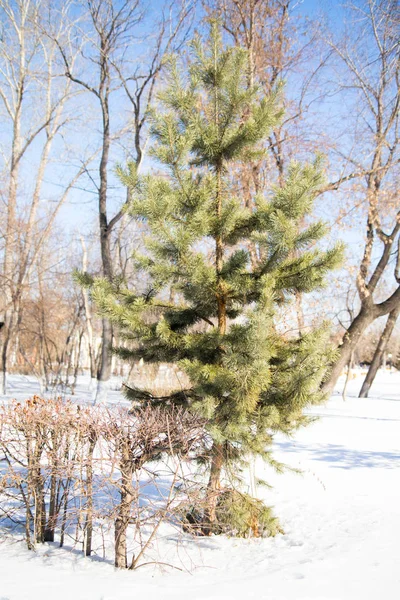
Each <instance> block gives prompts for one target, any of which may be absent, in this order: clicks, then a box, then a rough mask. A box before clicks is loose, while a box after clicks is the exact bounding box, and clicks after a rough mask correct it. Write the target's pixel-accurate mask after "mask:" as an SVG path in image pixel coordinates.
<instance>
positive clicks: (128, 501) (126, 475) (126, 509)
mask: <svg viewBox="0 0 400 600" xmlns="http://www.w3.org/2000/svg"><path fill="white" fill-rule="evenodd" d="M120 469H121V489H120V502H119V505H118V512H117V517H116V519H115V531H114V533H115V566H116V567H117V568H118V569H127V568H128V556H127V544H126V535H127V530H128V526H129V521H130V516H131V506H132V502H133V500H134V494H133V490H132V475H133V463H132V460H130V459H129V457H128V458H127V460H124V461H123V462H122V463H121V466H120Z"/></svg>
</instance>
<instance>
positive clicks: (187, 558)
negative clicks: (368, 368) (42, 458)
mask: <svg viewBox="0 0 400 600" xmlns="http://www.w3.org/2000/svg"><path fill="white" fill-rule="evenodd" d="M361 382H362V378H361V376H358V377H356V378H355V379H354V380H352V381H351V382H350V384H349V392H348V394H349V397H348V400H347V401H346V402H343V400H342V398H341V396H334V397H332V398H331V400H330V401H329V402H328V403H327V404H326V405H325V406H323V407H318V408H316V409H315V410H314V411H313V413H315V414H317V415H319V416H320V419H319V420H318V421H317V422H315V423H314V424H312V425H311V426H310V427H308V428H306V429H303V430H301V431H299V432H298V434H297V436H296V438H295V439H294V440H288V439H285V438H283V437H280V438H279V439H278V440H277V442H276V444H275V457H276V458H277V459H279V460H281V461H283V462H285V463H286V464H288V465H290V466H292V467H294V468H296V469H301V470H302V472H303V474H302V475H298V474H296V473H290V472H288V473H286V474H284V475H277V474H276V473H273V472H271V471H270V470H267V471H266V472H265V469H264V468H263V466H262V465H261V464H258V465H257V468H256V472H257V476H259V477H265V478H266V479H267V480H268V481H269V482H270V483H271V484H272V485H273V486H274V487H273V489H272V490H268V489H266V490H264V489H258V494H259V496H260V497H263V498H265V500H266V502H267V504H269V505H273V506H275V512H276V514H277V515H278V516H279V518H280V521H281V524H282V526H283V528H284V530H285V534H284V535H278V536H277V537H276V538H273V539H265V540H235V539H226V538H221V537H212V538H199V539H195V540H193V539H192V538H190V537H189V536H184V537H180V536H179V535H178V534H177V532H176V531H175V530H173V529H172V528H169V527H167V526H165V527H164V529H163V530H162V534H163V535H162V539H160V540H159V541H158V543H157V547H156V548H153V556H154V557H155V556H158V557H159V559H160V560H162V561H165V562H167V563H170V564H173V565H175V566H176V567H178V568H179V569H182V571H178V570H174V569H171V568H170V567H167V566H166V567H160V566H154V565H149V566H144V567H143V568H140V569H138V570H137V571H136V572H131V571H127V572H118V571H117V570H116V569H114V567H113V566H112V564H110V563H105V562H104V561H102V560H101V559H100V558H98V557H96V556H95V557H93V558H90V559H88V558H84V557H83V556H82V555H81V553H79V552H78V551H76V550H75V551H68V549H66V548H65V549H61V550H60V549H58V547H57V544H54V545H52V544H45V545H43V547H41V548H39V550H38V551H37V552H35V553H33V552H28V551H27V550H26V549H25V548H24V545H23V543H15V542H14V543H13V542H12V541H11V540H9V539H8V540H6V541H2V543H1V544H0V600H27V599H28V598H29V599H32V600H39V598H42V596H43V594H44V593H46V595H48V596H51V597H54V598H57V600H64V599H67V598H68V599H69V598H73V599H74V600H123V599H130V598H136V597H144V598H146V600H149V599H150V600H151V599H153V598H154V599H155V598H158V599H164V598H165V599H169V598H171V599H172V598H174V599H175V600H179V599H183V598H188V597H190V599H191V600H195V599H207V600H217V599H224V598H230V599H239V598H240V599H242V598H244V597H245V598H246V600H247V599H248V598H257V599H261V598H262V599H263V598H265V599H267V598H268V599H269V600H275V599H276V600H278V599H282V600H325V599H330V600H347V599H349V600H350V599H351V600H358V599H360V600H361V599H362V600H366V599H371V600H372V599H374V600H375V599H376V598H384V599H385V600H397V599H398V598H399V597H400V571H399V569H398V564H399V558H400V556H399V555H400V551H399V548H398V542H397V536H398V531H399V530H400V510H399V505H400V435H399V430H400V373H389V372H387V373H380V374H379V375H378V377H377V380H376V382H375V384H374V386H373V388H372V392H371V398H370V399H366V400H359V399H357V398H355V397H353V396H354V395H355V394H356V393H357V391H358V389H359V387H360V385H361ZM10 383H11V389H12V393H11V396H12V397H17V398H21V399H22V398H26V397H28V396H29V395H32V394H33V393H38V391H39V388H38V385H37V383H36V381H35V379H34V378H26V377H12V378H11V381H10ZM76 398H77V400H78V399H81V400H84V401H90V393H88V392H85V391H84V387H83V385H82V386H81V387H79V388H78V392H77V395H76ZM119 398H120V395H119V392H117V391H115V390H114V391H112V392H111V400H112V401H118V399H119Z"/></svg>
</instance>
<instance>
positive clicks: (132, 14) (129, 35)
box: [56, 0, 191, 401]
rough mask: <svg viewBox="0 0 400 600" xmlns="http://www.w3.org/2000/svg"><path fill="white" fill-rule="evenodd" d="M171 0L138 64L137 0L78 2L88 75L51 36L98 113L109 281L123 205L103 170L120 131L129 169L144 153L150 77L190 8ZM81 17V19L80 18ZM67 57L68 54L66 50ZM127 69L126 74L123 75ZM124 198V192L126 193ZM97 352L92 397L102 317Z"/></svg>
mask: <svg viewBox="0 0 400 600" xmlns="http://www.w3.org/2000/svg"><path fill="white" fill-rule="evenodd" d="M176 7H179V5H178V3H177V2H175V1H173V2H171V4H169V5H166V7H165V9H164V10H163V11H162V14H161V19H160V23H159V29H158V31H157V32H156V34H155V43H154V44H153V45H152V46H151V51H150V56H147V57H146V59H145V60H144V61H143V62H139V61H140V59H139V58H138V56H137V55H136V56H135V53H133V56H132V53H131V54H129V49H130V47H135V45H137V40H138V39H143V33H141V31H140V27H141V26H142V25H143V23H144V22H145V8H144V5H143V6H142V4H141V2H140V0H134V1H133V2H132V1H128V0H125V1H124V2H122V3H117V2H115V0H87V2H84V3H83V15H82V16H81V19H80V20H78V23H77V28H78V32H79V35H80V36H83V37H84V39H85V42H86V43H85V48H84V52H82V58H83V60H84V64H85V65H87V66H88V67H89V68H88V72H89V73H90V76H88V77H87V78H84V77H83V76H82V77H81V76H80V75H79V73H77V69H75V68H74V64H73V60H72V59H71V52H72V50H71V49H72V48H73V45H74V44H73V42H72V41H70V43H69V44H63V43H62V42H61V41H60V40H56V42H57V44H58V47H59V51H60V53H61V56H62V59H63V61H64V65H65V74H66V76H67V78H68V79H69V80H70V81H71V82H74V83H75V84H76V85H77V86H79V87H80V88H81V89H83V90H85V91H86V92H88V93H90V94H91V95H92V97H94V99H95V101H96V103H97V105H98V106H99V108H100V112H101V157H100V161H99V165H98V183H96V187H97V192H98V207H99V228H100V229H99V230H100V249H101V259H102V270H103V276H104V277H105V278H106V279H108V280H109V281H111V280H112V279H113V275H114V272H113V271H114V268H113V257H112V249H111V238H112V233H113V231H114V229H115V226H116V225H117V223H118V222H119V221H120V219H121V217H122V215H123V207H121V208H120V209H119V210H117V212H116V213H115V214H114V215H113V216H112V217H111V216H110V214H109V213H110V208H109V189H110V184H109V169H110V166H111V165H110V152H111V146H112V143H113V141H115V140H116V139H118V138H120V137H121V135H122V133H123V131H126V129H130V130H131V131H132V134H133V137H134V140H135V152H136V156H135V157H134V161H133V162H134V165H135V166H134V168H135V169H138V168H139V166H140V164H141V161H142V158H143V152H144V141H143V130H144V127H145V123H146V118H147V114H148V108H149V104H150V102H151V100H152V97H153V92H154V88H155V84H156V80H157V78H158V76H159V73H160V70H161V68H162V66H163V62H164V58H165V55H166V53H167V52H169V51H171V50H173V49H176V47H177V45H178V46H179V45H180V44H181V43H182V36H181V35H180V34H181V32H182V30H185V20H186V19H187V18H188V17H189V15H190V12H191V8H190V7H189V8H188V7H187V6H186V5H183V6H182V7H181V8H178V9H177V8H176ZM85 19H86V21H87V22H86V21H85ZM72 55H73V53H72ZM127 68H129V69H130V73H127ZM121 90H124V91H125V93H126V95H127V97H128V99H129V102H130V104H131V106H132V109H133V119H132V120H131V119H130V120H129V122H126V123H124V124H123V125H122V126H120V127H119V130H117V129H118V128H112V125H111V116H112V110H111V102H112V98H113V96H114V95H116V94H119V93H120V92H121ZM127 194H128V195H127V199H126V202H127V201H128V196H129V190H128V192H127ZM102 327H103V331H102V353H101V361H100V366H99V369H98V373H97V379H98V387H97V394H96V400H97V401H104V400H105V399H106V397H107V381H108V380H109V378H110V375H111V356H112V355H111V346H112V340H113V331H112V326H111V323H110V322H109V321H108V320H107V319H103V321H102Z"/></svg>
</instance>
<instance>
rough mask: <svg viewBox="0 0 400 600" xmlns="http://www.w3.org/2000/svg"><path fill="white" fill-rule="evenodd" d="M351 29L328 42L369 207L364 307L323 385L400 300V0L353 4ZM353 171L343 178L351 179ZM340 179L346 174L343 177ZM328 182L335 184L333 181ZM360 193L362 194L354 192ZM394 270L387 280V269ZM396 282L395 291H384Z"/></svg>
mask: <svg viewBox="0 0 400 600" xmlns="http://www.w3.org/2000/svg"><path fill="white" fill-rule="evenodd" d="M351 11H352V14H353V21H352V22H351V26H352V27H351V37H350V36H349V37H345V39H343V40H342V41H341V43H336V42H334V41H333V40H332V39H330V40H329V44H330V45H331V47H332V48H333V50H334V51H335V53H336V55H337V56H338V58H339V60H340V62H341V64H342V66H344V67H345V72H344V78H345V82H343V84H342V85H341V93H345V92H346V93H348V94H350V97H349V100H350V101H353V102H354V101H355V108H356V110H357V112H356V114H357V115H358V122H359V123H361V124H362V129H361V128H359V130H358V131H357V130H356V132H355V133H356V135H357V136H358V144H357V146H356V147H357V149H358V150H359V152H358V154H357V155H355V154H354V153H352V155H351V156H348V162H351V163H352V164H353V165H354V167H355V173H354V174H353V175H355V174H363V178H362V180H361V185H359V186H358V195H362V198H363V202H364V206H365V207H366V213H367V215H366V226H365V245H364V249H363V256H362V260H361V262H360V265H359V268H358V272H357V278H356V284H357V290H358V296H359V303H360V309H359V311H358V313H357V314H356V315H355V317H354V318H353V319H352V320H351V322H350V325H349V326H348V328H347V331H346V333H345V335H344V338H343V342H342V344H341V346H340V348H339V358H338V360H337V361H336V362H335V364H334V365H333V366H332V370H331V375H330V378H329V380H328V381H327V382H326V383H325V385H324V390H325V391H326V392H327V393H329V392H331V391H332V389H333V387H334V385H335V383H336V381H337V379H338V377H339V375H340V373H341V372H342V370H343V368H344V366H345V365H346V364H347V363H348V362H349V359H350V356H351V354H352V352H353V351H354V349H355V348H356V346H357V343H358V342H359V340H360V338H361V336H362V334H363V333H364V332H365V330H366V329H367V327H368V326H369V325H370V324H371V323H372V322H373V321H374V320H375V319H377V318H378V317H382V316H384V315H387V314H389V313H391V312H392V311H394V310H395V309H396V308H397V306H398V304H399V302H400V285H399V284H400V276H399V260H400V258H399V243H400V242H399V233H400V211H399V209H398V194H399V188H398V182H399V165H400V159H399V120H400V112H399V109H400V42H399V39H400V37H399V33H400V13H399V10H398V6H397V2H393V1H391V0H379V1H378V0H365V1H364V2H361V3H357V4H356V5H353V6H352V7H351ZM350 178H351V176H350V177H345V178H344V179H345V180H346V179H347V180H349V179H350ZM342 183H343V180H342ZM330 189H335V187H334V185H333V184H331V187H330ZM354 196H355V197H356V198H357V194H354V191H353V197H354ZM391 268H392V269H393V274H394V278H393V279H392V282H393V283H394V284H395V286H396V287H395V289H394V290H393V283H391V284H390V283H389V282H388V278H389V270H390V269H391ZM388 286H390V287H389V289H390V288H391V289H392V290H393V292H392V293H389V294H388V293H387V291H386V290H387V289H388Z"/></svg>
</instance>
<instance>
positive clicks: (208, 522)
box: [202, 443, 224, 535]
mask: <svg viewBox="0 0 400 600" xmlns="http://www.w3.org/2000/svg"><path fill="white" fill-rule="evenodd" d="M223 464H224V447H223V444H216V443H214V445H213V447H212V457H211V471H210V478H209V480H208V485H207V495H206V510H205V519H204V525H203V528H202V529H203V532H204V533H205V534H207V535H210V534H211V533H212V530H213V526H214V525H215V522H216V520H217V514H216V511H217V503H218V496H219V492H220V489H221V472H222V467H223Z"/></svg>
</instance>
